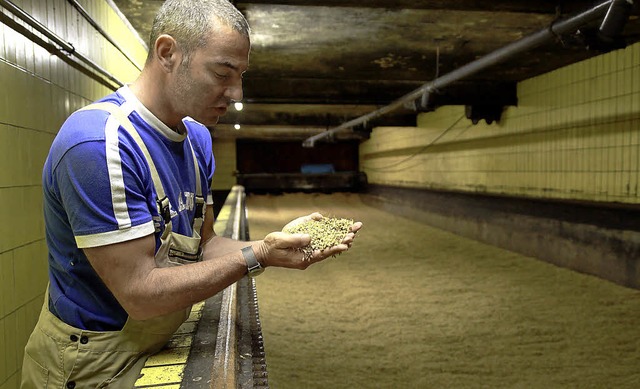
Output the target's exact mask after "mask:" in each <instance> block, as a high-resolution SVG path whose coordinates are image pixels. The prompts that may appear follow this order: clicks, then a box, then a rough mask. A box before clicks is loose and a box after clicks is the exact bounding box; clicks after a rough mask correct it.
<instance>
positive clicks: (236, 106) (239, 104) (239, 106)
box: [233, 101, 244, 111]
mask: <svg viewBox="0 0 640 389" xmlns="http://www.w3.org/2000/svg"><path fill="white" fill-rule="evenodd" d="M233 106H234V107H235V109H236V111H242V108H244V105H242V103H241V102H239V101H237V102H235V103H234V104H233Z"/></svg>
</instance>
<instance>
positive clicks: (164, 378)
mask: <svg viewBox="0 0 640 389" xmlns="http://www.w3.org/2000/svg"><path fill="white" fill-rule="evenodd" d="M184 368H185V365H173V366H157V367H145V368H143V369H142V371H141V372H140V374H141V376H140V378H138V380H137V381H136V387H140V386H145V385H154V384H180V383H181V382H182V377H183V374H184Z"/></svg>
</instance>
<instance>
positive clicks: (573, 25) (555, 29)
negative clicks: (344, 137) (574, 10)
mask: <svg viewBox="0 0 640 389" xmlns="http://www.w3.org/2000/svg"><path fill="white" fill-rule="evenodd" d="M616 4H621V5H622V6H628V5H629V4H633V3H632V1H631V0H608V1H605V2H603V3H601V4H598V5H596V6H594V7H592V8H591V9H589V10H587V11H584V12H582V13H580V14H578V15H576V16H573V17H570V18H568V19H565V20H559V21H556V22H554V23H552V24H551V25H550V26H549V27H548V28H545V29H543V30H540V31H538V32H537V33H534V34H532V35H529V36H527V37H524V38H522V39H520V40H517V41H515V42H513V43H511V44H508V45H506V46H504V47H502V48H500V49H498V50H495V51H493V52H491V53H489V54H488V55H486V56H484V57H481V58H479V59H477V60H475V61H472V62H470V63H468V64H466V65H464V66H462V67H460V68H458V69H457V70H454V71H452V72H450V73H447V74H445V75H443V76H441V77H438V78H436V79H434V80H433V81H430V82H427V83H425V84H424V85H422V86H421V87H419V88H417V89H415V90H413V91H411V92H409V93H407V94H406V95H404V96H402V97H400V98H399V99H397V100H395V101H393V102H392V103H391V104H389V105H386V106H384V107H382V108H379V109H377V110H375V111H372V112H370V113H368V114H365V115H362V116H360V117H357V118H355V119H353V120H350V121H347V122H345V123H343V124H341V125H339V126H337V127H334V128H331V129H329V130H327V131H325V132H322V133H320V134H317V135H314V136H311V137H309V138H307V139H306V140H305V141H304V142H303V143H302V145H303V146H304V147H313V146H314V145H315V142H316V141H318V140H320V139H323V138H327V137H330V136H332V135H333V134H334V133H336V132H338V131H341V130H345V129H349V128H353V127H355V126H358V125H365V126H366V124H367V123H368V122H370V121H371V120H373V119H375V118H377V117H380V116H382V115H385V114H387V113H389V112H392V111H394V110H396V109H398V108H400V107H402V106H403V105H404V104H405V103H409V102H413V101H415V100H416V99H418V98H422V97H423V96H425V95H427V94H428V93H430V92H432V91H435V90H438V89H441V88H443V87H445V86H447V85H449V84H451V83H453V82H455V81H459V80H461V79H463V78H465V77H468V76H470V75H472V74H475V73H477V72H479V71H481V70H484V69H486V68H488V67H490V66H493V65H496V64H498V63H500V62H502V61H504V60H506V59H508V58H511V57H513V56H515V55H516V54H519V53H522V52H524V51H526V50H529V49H532V48H534V47H536V46H539V45H541V44H542V43H544V42H547V41H551V40H554V39H556V38H557V37H558V36H560V35H562V34H566V33H568V32H571V31H575V30H577V29H578V28H579V27H581V26H583V25H585V24H588V23H590V22H593V21H594V20H597V19H598V18H600V17H602V16H603V15H605V13H607V11H608V10H610V9H611V10H613V7H614V6H615V5H616Z"/></svg>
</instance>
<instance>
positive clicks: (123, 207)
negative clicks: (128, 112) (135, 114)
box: [105, 116, 131, 229]
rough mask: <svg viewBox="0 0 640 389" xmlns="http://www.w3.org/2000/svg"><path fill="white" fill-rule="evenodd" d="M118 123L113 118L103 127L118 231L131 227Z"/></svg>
mask: <svg viewBox="0 0 640 389" xmlns="http://www.w3.org/2000/svg"><path fill="white" fill-rule="evenodd" d="M119 127H120V123H118V121H117V120H115V118H114V117H113V116H109V119H107V125H106V127H105V141H106V142H105V143H106V154H107V169H108V171H109V181H110V182H111V203H112V205H113V214H114V216H115V218H116V222H117V223H118V229H124V228H129V227H131V218H130V217H129V210H128V207H127V199H126V197H125V190H124V177H123V174H122V159H121V158H120V147H119V140H118V128H119Z"/></svg>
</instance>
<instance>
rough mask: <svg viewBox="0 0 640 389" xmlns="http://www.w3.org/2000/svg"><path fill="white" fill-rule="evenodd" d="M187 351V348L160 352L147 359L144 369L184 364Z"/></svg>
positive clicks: (187, 354)
mask: <svg viewBox="0 0 640 389" xmlns="http://www.w3.org/2000/svg"><path fill="white" fill-rule="evenodd" d="M189 351H190V348H188V347H179V348H172V349H164V350H161V351H160V352H158V353H157V354H154V355H152V356H151V357H149V359H147V362H146V363H145V367H151V366H160V365H178V364H185V363H187V358H188V357H189Z"/></svg>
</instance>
